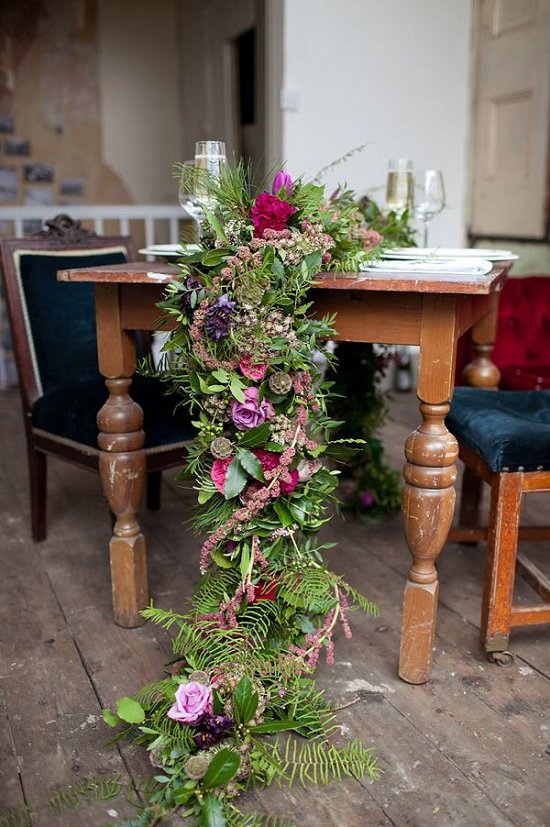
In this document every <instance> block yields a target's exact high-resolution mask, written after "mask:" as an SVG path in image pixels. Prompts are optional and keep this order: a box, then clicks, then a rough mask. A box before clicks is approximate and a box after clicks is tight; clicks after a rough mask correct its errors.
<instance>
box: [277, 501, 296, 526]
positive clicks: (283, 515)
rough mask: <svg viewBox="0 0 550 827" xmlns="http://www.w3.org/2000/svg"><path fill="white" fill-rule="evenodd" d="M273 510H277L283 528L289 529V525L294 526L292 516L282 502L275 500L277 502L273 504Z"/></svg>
mask: <svg viewBox="0 0 550 827" xmlns="http://www.w3.org/2000/svg"><path fill="white" fill-rule="evenodd" d="M273 508H274V509H275V511H276V513H277V516H278V518H279V519H280V521H281V523H282V525H283V528H288V526H289V525H292V523H293V522H294V520H293V518H292V514H291V513H290V511H289V510H288V508H287V507H286V506H285V505H284V504H283V503H282V502H281V501H280V500H275V502H274V503H273Z"/></svg>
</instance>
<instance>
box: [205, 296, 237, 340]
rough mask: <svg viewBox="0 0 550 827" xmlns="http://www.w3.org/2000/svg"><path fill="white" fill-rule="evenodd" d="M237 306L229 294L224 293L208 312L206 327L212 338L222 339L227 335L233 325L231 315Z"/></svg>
mask: <svg viewBox="0 0 550 827" xmlns="http://www.w3.org/2000/svg"><path fill="white" fill-rule="evenodd" d="M235 307H236V302H232V301H229V294H228V293H224V294H223V296H220V298H219V299H218V300H217V302H216V303H215V304H213V305H212V307H210V308H209V309H208V311H207V313H206V319H205V322H204V327H205V329H206V332H207V333H208V335H209V336H210V338H211V339H215V340H216V342H217V341H218V339H221V338H222V337H223V336H227V333H228V331H229V327H230V325H231V317H232V316H233V311H234V309H235Z"/></svg>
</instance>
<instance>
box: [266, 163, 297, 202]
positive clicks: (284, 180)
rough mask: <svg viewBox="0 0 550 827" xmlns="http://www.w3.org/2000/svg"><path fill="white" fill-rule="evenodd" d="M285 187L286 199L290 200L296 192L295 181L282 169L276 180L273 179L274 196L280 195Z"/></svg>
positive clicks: (272, 189)
mask: <svg viewBox="0 0 550 827" xmlns="http://www.w3.org/2000/svg"><path fill="white" fill-rule="evenodd" d="M283 187H284V188H285V192H286V197H287V198H290V196H291V195H292V192H293V190H294V181H293V180H292V178H291V177H290V175H289V174H288V172H285V171H284V169H280V170H279V172H278V173H277V175H276V176H275V178H274V179H273V186H272V188H271V192H272V194H273V195H278V194H279V192H280V190H281V189H282V188H283Z"/></svg>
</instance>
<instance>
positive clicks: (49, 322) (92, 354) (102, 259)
mask: <svg viewBox="0 0 550 827" xmlns="http://www.w3.org/2000/svg"><path fill="white" fill-rule="evenodd" d="M125 261H126V256H125V254H124V251H123V250H122V249H121V250H120V251H118V252H111V253H106V252H102V251H101V250H98V251H92V250H90V251H89V252H87V253H86V254H85V255H83V254H81V255H72V254H71V253H61V252H59V253H55V254H53V255H46V254H45V253H42V252H39V253H32V254H31V253H30V252H25V251H22V252H21V254H20V257H19V276H20V279H21V287H22V290H23V296H24V301H25V305H26V309H27V314H26V315H27V319H28V325H29V327H30V331H28V332H29V333H30V338H31V340H32V343H33V349H34V353H35V358H36V365H35V370H37V372H38V376H39V382H40V385H41V387H42V392H43V393H49V392H50V391H53V390H55V389H56V388H59V387H60V386H61V387H62V386H65V385H68V384H70V383H71V382H72V381H73V380H79V379H92V378H93V377H96V376H97V375H98V365H97V346H96V331H95V308H94V285H93V284H85V283H74V284H68V283H66V282H62V281H58V280H57V278H56V273H57V271H58V270H62V269H70V268H72V267H94V266H96V265H97V266H101V265H102V264H122V263H124V262H125Z"/></svg>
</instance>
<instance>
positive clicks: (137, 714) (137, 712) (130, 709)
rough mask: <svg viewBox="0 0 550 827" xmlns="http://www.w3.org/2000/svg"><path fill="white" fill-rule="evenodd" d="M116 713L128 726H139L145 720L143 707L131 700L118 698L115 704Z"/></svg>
mask: <svg viewBox="0 0 550 827" xmlns="http://www.w3.org/2000/svg"><path fill="white" fill-rule="evenodd" d="M116 711H117V715H118V717H119V718H122V720H123V721H126V722H127V723H128V724H141V723H142V722H143V721H144V720H145V712H144V710H143V707H142V706H141V704H138V702H137V701H134V699H133V698H119V699H118V701H117V702H116Z"/></svg>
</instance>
